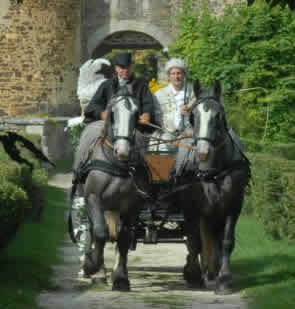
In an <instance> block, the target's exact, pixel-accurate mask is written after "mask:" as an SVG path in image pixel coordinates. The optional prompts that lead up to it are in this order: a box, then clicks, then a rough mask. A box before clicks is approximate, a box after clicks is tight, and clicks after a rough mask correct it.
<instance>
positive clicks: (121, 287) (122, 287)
mask: <svg viewBox="0 0 295 309" xmlns="http://www.w3.org/2000/svg"><path fill="white" fill-rule="evenodd" d="M112 291H120V292H129V291H130V284H129V280H127V279H119V280H116V281H114V282H113V286H112Z"/></svg>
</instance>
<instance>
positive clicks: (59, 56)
mask: <svg viewBox="0 0 295 309" xmlns="http://www.w3.org/2000/svg"><path fill="white" fill-rule="evenodd" d="M200 1H203V0H196V7H198V5H199V3H200ZM208 1H209V4H210V6H211V8H212V10H213V11H214V13H216V14H219V13H220V12H221V11H222V9H223V7H224V4H225V3H232V2H236V1H246V0H208ZM181 2H182V0H23V1H22V3H20V4H17V1H16V0H0V50H1V53H0V117H6V118H11V117H17V116H24V115H26V116H40V115H41V116H42V115H50V116H73V115H76V114H78V113H79V102H78V100H77V97H76V85H77V77H78V72H79V67H80V64H81V62H84V61H85V60H86V59H88V58H89V57H91V56H93V55H95V56H103V55H104V54H105V53H106V52H108V51H109V50H103V44H102V42H103V41H104V40H105V39H106V38H107V37H108V36H110V35H112V34H114V33H120V32H122V31H123V32H124V31H125V32H132V31H133V32H139V33H140V32H142V33H144V34H146V35H148V36H150V37H152V38H153V39H155V40H156V41H157V42H159V43H160V44H161V45H162V47H164V48H166V47H167V46H169V44H170V43H171V42H172V41H173V40H174V39H175V37H176V34H177V29H176V18H175V16H176V15H177V13H178V12H179V9H180V3H181ZM94 52H95V53H94Z"/></svg>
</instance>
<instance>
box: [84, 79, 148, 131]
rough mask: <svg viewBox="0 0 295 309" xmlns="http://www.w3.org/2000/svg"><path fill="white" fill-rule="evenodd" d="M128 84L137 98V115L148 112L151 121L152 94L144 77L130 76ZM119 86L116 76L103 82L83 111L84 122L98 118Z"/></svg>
mask: <svg viewBox="0 0 295 309" xmlns="http://www.w3.org/2000/svg"><path fill="white" fill-rule="evenodd" d="M128 84H130V85H131V88H132V91H131V92H132V95H134V96H135V98H136V99H137V103H138V111H139V115H141V114H143V113H149V114H150V115H151V122H153V119H154V103H153V96H152V94H151V92H150V90H149V88H148V85H147V83H146V81H145V80H144V79H137V78H134V77H133V76H132V77H131V78H130V80H129V81H128V82H127V85H128ZM119 88H120V86H119V81H118V78H117V77H116V78H114V79H109V80H106V81H105V82H103V83H102V84H101V85H100V87H99V88H98V90H97V91H96V93H95V95H94V96H93V98H92V99H91V101H90V103H89V104H88V106H87V107H86V109H85V111H84V115H85V120H84V122H85V123H90V122H92V121H95V120H100V119H101V118H100V113H101V112H103V111H105V109H106V106H107V103H108V102H109V101H110V99H111V96H112V95H113V94H115V93H116V92H117V91H118V89H119ZM145 129H146V128H145Z"/></svg>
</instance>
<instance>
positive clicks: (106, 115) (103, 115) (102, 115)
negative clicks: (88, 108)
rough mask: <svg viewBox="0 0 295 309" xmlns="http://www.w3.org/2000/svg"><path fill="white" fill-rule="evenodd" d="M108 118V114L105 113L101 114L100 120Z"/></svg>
mask: <svg viewBox="0 0 295 309" xmlns="http://www.w3.org/2000/svg"><path fill="white" fill-rule="evenodd" d="M107 117H108V112H106V111H104V112H101V113H100V119H101V120H106V119H107Z"/></svg>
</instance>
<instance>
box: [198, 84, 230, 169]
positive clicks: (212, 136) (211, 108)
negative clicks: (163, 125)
mask: <svg viewBox="0 0 295 309" xmlns="http://www.w3.org/2000/svg"><path fill="white" fill-rule="evenodd" d="M194 93H195V96H196V99H197V100H196V104H195V105H194V106H193V107H192V113H193V117H194V129H193V138H194V144H195V146H196V156H197V160H198V162H199V169H200V170H208V169H210V168H212V167H213V162H214V160H215V157H216V150H217V149H218V148H219V147H220V145H221V144H222V143H223V140H224V138H225V133H226V122H225V113H224V108H223V105H222V104H221V103H220V97H221V85H220V82H219V81H216V82H215V85H214V86H213V87H210V88H203V87H201V85H200V83H199V81H196V82H195V84H194Z"/></svg>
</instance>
